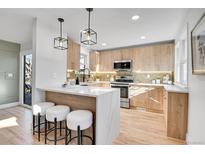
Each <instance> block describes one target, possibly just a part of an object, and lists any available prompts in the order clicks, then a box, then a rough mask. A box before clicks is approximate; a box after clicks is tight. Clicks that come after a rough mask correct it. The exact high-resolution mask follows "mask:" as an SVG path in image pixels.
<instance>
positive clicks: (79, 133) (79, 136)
mask: <svg viewBox="0 0 205 154" xmlns="http://www.w3.org/2000/svg"><path fill="white" fill-rule="evenodd" d="M77 130H78V145H80V144H81V143H80V141H81V131H80V126H78V129H77Z"/></svg>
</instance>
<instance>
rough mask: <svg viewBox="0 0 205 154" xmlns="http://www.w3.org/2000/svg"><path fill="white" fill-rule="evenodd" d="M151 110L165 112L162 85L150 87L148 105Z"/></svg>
mask: <svg viewBox="0 0 205 154" xmlns="http://www.w3.org/2000/svg"><path fill="white" fill-rule="evenodd" d="M147 107H148V109H149V110H150V111H152V110H153V111H155V110H156V112H160V113H162V112H163V88H162V87H150V89H149V101H148V105H147Z"/></svg>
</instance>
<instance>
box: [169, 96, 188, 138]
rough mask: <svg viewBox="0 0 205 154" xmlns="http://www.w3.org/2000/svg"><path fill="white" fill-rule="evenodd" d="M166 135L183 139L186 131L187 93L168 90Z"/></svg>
mask: <svg viewBox="0 0 205 154" xmlns="http://www.w3.org/2000/svg"><path fill="white" fill-rule="evenodd" d="M167 112H168V113H167V114H168V119H167V136H169V137H174V138H178V139H182V140H184V139H185V138H186V132H187V116H188V94H187V93H174V92H168V111H167Z"/></svg>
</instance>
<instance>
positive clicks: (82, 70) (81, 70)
mask: <svg viewBox="0 0 205 154" xmlns="http://www.w3.org/2000/svg"><path fill="white" fill-rule="evenodd" d="M86 70H88V77H89V78H90V69H89V68H86V67H85V65H84V68H83V69H80V71H79V72H83V82H85V77H86V76H85V71H86Z"/></svg>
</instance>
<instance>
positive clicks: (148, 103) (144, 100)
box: [130, 86, 163, 113]
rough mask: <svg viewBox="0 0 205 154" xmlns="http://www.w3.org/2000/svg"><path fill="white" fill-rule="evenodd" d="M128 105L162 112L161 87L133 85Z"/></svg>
mask: <svg viewBox="0 0 205 154" xmlns="http://www.w3.org/2000/svg"><path fill="white" fill-rule="evenodd" d="M131 90H133V91H136V92H133V93H134V94H133V96H132V97H131V99H130V106H131V107H132V108H133V107H140V108H144V109H145V110H146V111H150V112H157V113H163V87H155V86H153V87H152V86H135V88H133V89H131Z"/></svg>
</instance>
